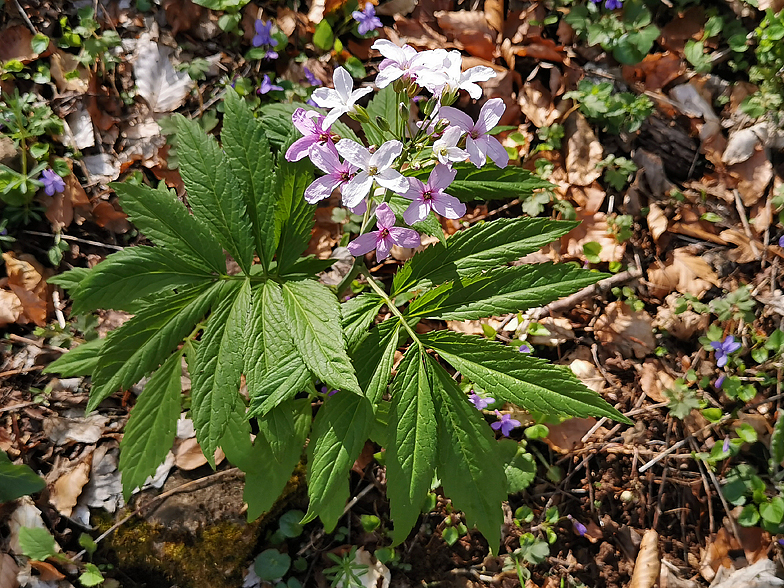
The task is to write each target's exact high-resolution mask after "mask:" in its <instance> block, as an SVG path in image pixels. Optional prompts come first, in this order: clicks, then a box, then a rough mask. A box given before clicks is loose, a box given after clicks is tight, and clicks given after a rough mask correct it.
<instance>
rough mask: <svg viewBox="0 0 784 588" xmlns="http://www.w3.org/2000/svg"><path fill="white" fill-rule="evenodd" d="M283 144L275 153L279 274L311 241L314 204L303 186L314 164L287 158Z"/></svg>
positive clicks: (310, 179)
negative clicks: (306, 197)
mask: <svg viewBox="0 0 784 588" xmlns="http://www.w3.org/2000/svg"><path fill="white" fill-rule="evenodd" d="M290 142H291V141H290ZM286 147H287V146H284V148H283V150H281V152H280V155H279V156H278V174H277V185H276V192H277V207H276V209H275V234H276V235H279V240H278V273H281V274H282V273H285V272H286V270H287V269H288V268H290V267H291V266H293V265H294V264H295V263H296V262H297V260H298V259H299V256H300V255H301V254H302V252H303V251H305V248H306V247H307V246H308V243H309V242H310V234H311V231H312V230H313V224H314V223H315V210H316V206H315V205H313V204H308V203H307V201H306V200H305V197H304V194H305V188H307V187H308V186H309V185H310V183H311V182H312V181H313V165H312V164H311V163H310V162H309V161H308V160H306V159H303V160H302V161H286V159H285V157H283V154H284V153H285V150H286Z"/></svg>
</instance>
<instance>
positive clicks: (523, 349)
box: [517, 343, 533, 353]
mask: <svg viewBox="0 0 784 588" xmlns="http://www.w3.org/2000/svg"><path fill="white" fill-rule="evenodd" d="M517 350H518V351H519V352H520V353H532V352H533V349H531V347H530V346H529V345H528V344H527V343H523V344H522V345H520V347H518V349H517Z"/></svg>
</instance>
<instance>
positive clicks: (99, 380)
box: [86, 284, 222, 412]
mask: <svg viewBox="0 0 784 588" xmlns="http://www.w3.org/2000/svg"><path fill="white" fill-rule="evenodd" d="M221 287H222V284H214V285H212V286H211V287H209V288H207V289H206V290H205V289H202V288H192V289H190V290H185V291H183V292H178V293H176V294H171V295H169V296H165V297H163V298H161V299H160V300H157V301H155V302H154V303H152V304H150V305H149V306H147V307H146V308H144V309H142V310H141V311H140V312H139V313H138V314H137V315H136V316H134V317H133V318H132V319H131V320H129V321H128V322H127V323H125V324H124V325H122V326H121V327H120V328H119V329H116V330H114V331H112V332H111V333H109V335H108V336H107V337H106V340H105V341H104V344H103V347H102V348H101V355H100V357H99V359H98V365H97V367H96V368H95V371H94V372H93V388H92V390H91V391H90V401H89V402H88V403H87V409H86V410H87V412H90V411H92V410H94V409H95V408H96V407H97V406H98V405H99V404H100V403H101V401H103V400H104V399H105V398H107V397H108V396H109V395H111V394H113V393H114V392H117V391H118V390H123V389H126V388H129V387H130V386H132V385H134V384H135V383H136V382H138V381H139V380H141V379H142V378H143V377H144V376H145V375H146V374H148V373H149V372H151V371H152V370H154V369H155V368H157V367H158V366H159V365H160V364H161V363H162V362H163V361H165V360H166V358H168V357H169V355H171V353H172V352H173V351H174V350H175V348H176V347H177V345H178V344H179V343H180V342H181V341H182V340H183V338H185V337H186V336H187V335H188V334H189V333H190V332H191V331H192V330H193V327H194V326H195V325H196V323H198V322H199V321H200V320H201V319H202V318H203V317H204V315H205V314H206V313H207V310H208V309H209V308H210V305H211V304H212V302H213V300H214V299H215V297H216V296H217V295H218V294H219V292H220V291H221Z"/></svg>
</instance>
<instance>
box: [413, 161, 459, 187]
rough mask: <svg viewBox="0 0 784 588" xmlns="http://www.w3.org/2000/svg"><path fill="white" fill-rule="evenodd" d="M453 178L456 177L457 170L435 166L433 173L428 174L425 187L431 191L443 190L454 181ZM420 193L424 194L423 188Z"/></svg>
mask: <svg viewBox="0 0 784 588" xmlns="http://www.w3.org/2000/svg"><path fill="white" fill-rule="evenodd" d="M455 176H457V170H455V169H449V168H448V167H447V166H445V165H437V166H436V167H435V168H434V169H433V171H432V172H430V177H429V178H428V180H427V185H428V187H429V188H430V189H431V190H443V189H444V188H447V187H448V186H449V184H451V183H452V182H454V181H455ZM420 183H421V182H420ZM422 191H423V192H424V186H423V190H422Z"/></svg>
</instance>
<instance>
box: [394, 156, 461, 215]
mask: <svg viewBox="0 0 784 588" xmlns="http://www.w3.org/2000/svg"><path fill="white" fill-rule="evenodd" d="M456 175H457V171H456V170H452V169H449V168H448V167H447V166H445V165H441V164H438V165H436V167H435V169H433V171H432V172H430V177H429V178H428V179H427V183H426V184H425V183H423V182H422V181H421V180H418V179H416V178H408V182H409V185H410V188H409V189H408V192H406V193H405V194H403V196H404V197H405V198H409V199H411V200H413V202H412V203H411V205H410V206H409V207H408V208H407V209H406V211H405V212H404V213H403V220H404V221H406V222H407V223H408V224H409V225H413V224H414V223H415V222H419V221H423V220H425V219H426V218H427V215H428V214H430V211H431V210H435V211H436V212H437V213H438V214H440V215H441V216H443V217H446V218H460V217H461V216H463V215H464V214H465V213H466V206H465V204H463V203H462V202H460V201H459V200H458V199H457V198H455V197H454V196H450V195H449V194H447V193H446V192H444V189H446V188H447V187H448V186H449V184H451V183H452V181H453V180H454V179H455V176H456Z"/></svg>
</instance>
